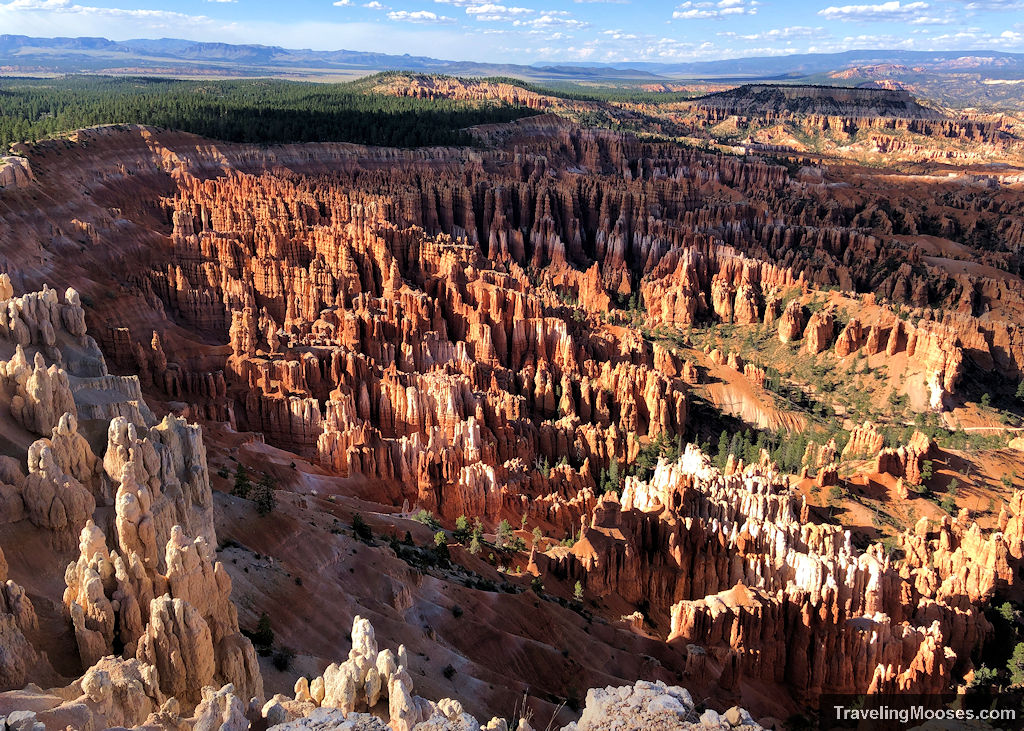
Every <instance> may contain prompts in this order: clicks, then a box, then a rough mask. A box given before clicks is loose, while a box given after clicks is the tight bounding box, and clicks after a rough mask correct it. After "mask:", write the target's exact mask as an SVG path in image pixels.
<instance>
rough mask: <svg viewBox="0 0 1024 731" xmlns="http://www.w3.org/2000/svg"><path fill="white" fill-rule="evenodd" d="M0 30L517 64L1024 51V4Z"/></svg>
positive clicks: (235, 8)
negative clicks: (870, 51)
mask: <svg viewBox="0 0 1024 731" xmlns="http://www.w3.org/2000/svg"><path fill="white" fill-rule="evenodd" d="M838 2H842V0H838ZM0 33H12V34H23V35H32V36H103V37H106V38H111V39H114V40H125V39H128V38H160V37H172V38H188V39H193V40H203V41H224V42H228V43H261V44H267V45H279V46H285V47H289V48H313V49H317V50H335V49H340V48H346V49H354V50H365V51H379V52H385V53H409V54H413V55H428V56H434V57H436V58H448V59H457V60H477V61H493V62H502V61H508V62H516V63H532V62H536V61H591V62H602V63H609V62H611V63H622V62H628V61H690V60H711V59H719V58H735V57H740V56H755V55H781V54H786V53H808V52H810V53H814V52H831V51H841V50H847V49H854V48H905V49H919V50H964V49H971V50H977V49H992V50H1003V51H1021V52H1024V0H912V1H910V2H905V1H904V0H889V1H888V2H880V3H876V4H870V3H867V4H851V5H840V4H830V3H829V1H828V0H685V1H684V2H650V1H646V0H509V1H508V4H504V2H501V3H499V2H482V1H481V0H336V1H334V2H332V0H286V1H285V0H275V1H273V2H266V1H262V0H81V2H76V1H75V0H0Z"/></svg>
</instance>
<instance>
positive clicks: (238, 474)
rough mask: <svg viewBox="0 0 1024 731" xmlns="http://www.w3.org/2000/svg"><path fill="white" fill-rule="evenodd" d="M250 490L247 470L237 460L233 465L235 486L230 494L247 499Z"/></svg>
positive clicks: (250, 485)
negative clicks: (236, 463) (235, 464)
mask: <svg viewBox="0 0 1024 731" xmlns="http://www.w3.org/2000/svg"><path fill="white" fill-rule="evenodd" d="M251 491H252V482H250V481H249V472H248V470H246V469H245V465H244V464H242V463H241V462H239V463H238V465H237V466H236V467H235V487H234V489H233V490H232V491H231V494H232V495H237V496H238V497H240V498H245V499H248V497H249V493H250V492H251Z"/></svg>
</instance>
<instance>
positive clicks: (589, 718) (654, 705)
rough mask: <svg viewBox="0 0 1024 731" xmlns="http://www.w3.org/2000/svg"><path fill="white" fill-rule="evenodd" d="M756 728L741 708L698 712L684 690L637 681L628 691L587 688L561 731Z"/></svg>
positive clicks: (659, 683)
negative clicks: (582, 703)
mask: <svg viewBox="0 0 1024 731" xmlns="http://www.w3.org/2000/svg"><path fill="white" fill-rule="evenodd" d="M737 727H742V728H744V729H747V728H749V729H760V728H761V726H760V725H759V724H758V723H757V722H756V721H754V719H753V718H752V717H751V715H750V714H749V713H748V712H747V711H746V710H744V709H742V708H739V707H738V706H734V707H732V708H730V709H728V710H727V711H725V713H718V712H716V711H714V710H713V709H707V710H703V711H701V712H700V713H698V708H697V704H696V703H695V702H694V700H693V698H692V697H691V696H690V693H689V692H688V691H687V690H686V689H685V688H679V687H677V686H666V685H665V684H664V683H662V682H660V681H658V682H656V683H649V682H646V681H643V680H641V681H638V682H637V684H636V685H634V686H633V687H632V688H630V687H624V688H612V687H608V688H591V689H590V690H589V691H587V701H586V705H585V706H584V708H583V714H582V715H581V716H580V720H579V721H576V722H575V723H571V724H569V725H568V726H566V727H564V728H563V730H562V731H605V730H606V729H607V730H609V731H610V729H615V728H651V729H653V728H675V729H689V728H694V729H697V728H721V729H728V728H737Z"/></svg>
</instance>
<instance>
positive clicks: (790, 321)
mask: <svg viewBox="0 0 1024 731" xmlns="http://www.w3.org/2000/svg"><path fill="white" fill-rule="evenodd" d="M803 332H804V307H803V305H802V304H800V300H793V301H791V302H790V303H789V304H788V305H786V309H785V310H783V311H782V317H781V318H780V319H779V342H782V343H791V342H793V341H794V340H799V339H800V337H801V336H802V335H803Z"/></svg>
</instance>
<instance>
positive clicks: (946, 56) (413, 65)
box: [0, 35, 1024, 84]
mask: <svg viewBox="0 0 1024 731" xmlns="http://www.w3.org/2000/svg"><path fill="white" fill-rule="evenodd" d="M877 67H885V68H886V69H891V70H893V74H894V75H896V76H899V75H903V76H913V75H920V74H950V73H975V74H982V75H986V76H998V77H999V78H1000V79H1019V78H1024V54H1020V53H1005V52H1001V51H987V50H985V51H899V50H863V51H846V52H844V53H827V54H823V53H818V54H800V55H792V56H762V57H753V58H738V59H727V60H721V61H699V62H692V63H648V62H637V63H628V64H616V65H602V64H596V63H573V64H566V63H555V62H551V63H545V62H539V63H535V64H531V65H521V64H490V63H477V62H472V61H449V60H443V59H437V58H431V57H428V56H410V55H408V54H405V55H392V54H385V53H370V52H364V51H351V50H339V51H313V50H310V49H288V48H281V47H278V46H261V45H249V44H246V45H236V44H230V43H199V42H195V41H189V40H183V39H180V38H159V39H133V40H127V41H111V40H108V39H106V38H33V37H29V36H16V35H0V74H11V73H17V74H31V73H152V74H159V75H189V76H195V75H199V76H202V75H210V76H238V77H245V76H266V75H274V76H286V77H290V78H318V77H323V76H332V75H341V76H344V75H357V74H359V73H361V72H365V73H369V72H373V71H381V70H399V71H415V72H421V73H443V74H454V75H464V76H494V75H507V76H517V77H521V78H524V79H530V80H549V81H640V82H644V81H664V80H677V79H730V78H732V79H737V80H740V79H743V80H751V79H777V80H784V79H807V78H809V77H814V76H816V75H823V74H824V75H828V74H832V76H831V77H830V78H833V79H837V80H840V81H841V82H842V83H847V84H849V83H856V82H857V81H859V80H863V79H869V78H872V77H871V74H870V73H868V72H865V73H860V71H858V69H873V68H877ZM849 69H854V71H849V72H847V73H845V74H842V75H840V74H837V73H836V72H844V71H847V70H849Z"/></svg>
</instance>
